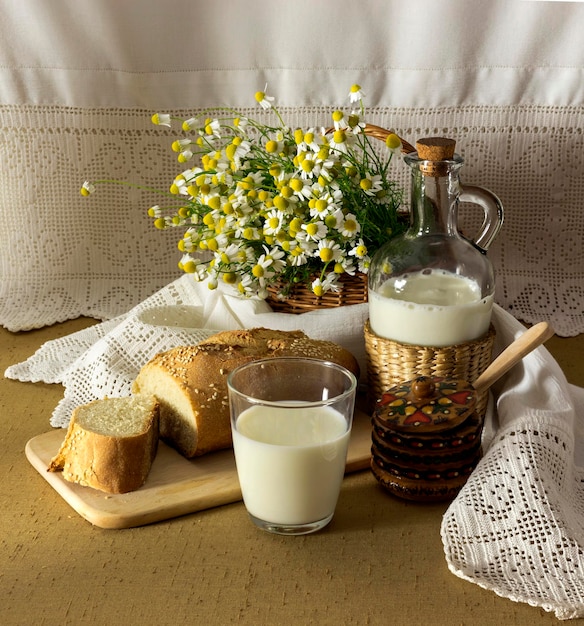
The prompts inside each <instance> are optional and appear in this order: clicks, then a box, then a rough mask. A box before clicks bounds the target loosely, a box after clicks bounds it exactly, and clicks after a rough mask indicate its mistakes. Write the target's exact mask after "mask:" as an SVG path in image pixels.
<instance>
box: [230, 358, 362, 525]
mask: <svg viewBox="0 0 584 626" xmlns="http://www.w3.org/2000/svg"><path fill="white" fill-rule="evenodd" d="M227 385H228V389H229V403H230V410H231V429H232V433H233V449H234V452H235V462H236V465H237V474H238V477H239V482H240V486H241V491H242V495H243V502H244V504H245V507H246V509H247V512H248V514H249V516H250V518H251V520H252V521H253V523H254V524H256V525H257V526H259V527H260V528H262V529H263V530H266V531H269V532H273V533H278V534H285V535H301V534H307V533H311V532H315V531H317V530H320V529H321V528H324V527H325V526H326V525H327V524H328V523H329V522H330V521H331V519H332V517H333V514H334V511H335V507H336V504H337V499H338V496H339V492H340V488H341V482H342V480H343V476H344V473H345V464H346V458H347V448H348V445H349V437H350V433H351V427H352V423H353V410H354V405H355V390H356V388H357V380H356V378H355V376H354V375H353V374H352V373H351V372H350V371H349V370H347V369H346V368H344V367H342V366H340V365H337V364H335V363H331V362H328V361H323V360H319V359H313V358H303V357H276V358H268V359H262V360H259V361H252V362H250V363H247V364H245V365H241V366H240V367H238V368H237V369H235V370H233V372H231V373H230V374H229V376H228V378H227Z"/></svg>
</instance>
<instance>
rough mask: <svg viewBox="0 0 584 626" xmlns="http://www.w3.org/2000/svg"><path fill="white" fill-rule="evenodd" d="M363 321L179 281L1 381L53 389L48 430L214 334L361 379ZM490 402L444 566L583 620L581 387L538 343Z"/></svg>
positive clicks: (445, 530) (446, 537) (42, 352)
mask: <svg viewBox="0 0 584 626" xmlns="http://www.w3.org/2000/svg"><path fill="white" fill-rule="evenodd" d="M367 315H368V310H367V305H356V306H354V307H344V308H342V309H329V310H327V311H315V312H310V313H305V314H303V315H300V316H297V315H285V314H282V313H273V312H272V311H271V309H270V308H269V306H268V305H267V304H266V303H265V302H261V301H253V300H242V299H239V298H234V297H232V296H229V295H228V294H227V293H225V292H222V291H220V290H219V291H212V292H211V291H209V290H208V289H207V287H206V286H205V285H204V284H198V283H195V282H193V281H192V280H191V278H190V277H189V276H183V277H182V278H181V279H179V280H177V281H175V282H173V283H171V284H169V285H168V286H167V287H165V288H163V289H162V290H160V291H159V292H157V293H156V294H154V296H152V297H150V298H148V299H147V300H145V301H144V302H143V303H141V304H140V305H138V306H136V307H135V308H134V309H132V310H131V311H130V312H129V313H128V314H126V315H124V316H120V317H118V318H116V319H113V320H110V321H107V322H104V323H102V324H98V325H96V326H93V327H90V328H88V329H85V330H82V331H79V332H77V333H74V334H72V335H69V336H66V337H63V338H59V339H55V340H53V341H49V342H47V343H46V344H44V345H43V346H41V348H40V349H39V350H38V351H37V352H36V353H35V354H34V355H32V356H31V357H30V358H29V359H27V360H26V361H25V362H23V363H19V364H16V365H13V366H11V367H9V368H8V369H7V371H6V373H5V375H6V376H7V377H9V378H14V379H18V380H21V381H45V382H49V383H53V382H60V383H62V384H63V385H64V386H65V394H64V398H63V400H62V401H61V402H60V403H59V405H58V406H57V407H56V409H55V411H54V413H53V416H52V418H51V423H52V424H53V425H55V426H66V424H67V423H68V421H69V417H70V414H71V411H72V409H73V408H74V407H75V406H77V405H78V404H81V403H84V402H88V401H90V400H92V399H95V398H99V397H103V396H104V395H112V396H113V395H127V394H128V393H129V392H130V385H131V382H132V380H133V379H134V377H135V375H136V374H137V372H138V370H139V369H140V367H141V366H142V365H143V364H144V363H146V361H147V360H148V359H149V358H150V357H151V356H153V355H154V354H155V353H156V352H159V351H162V350H165V349H169V348H171V347H173V346H175V345H178V344H184V343H196V342H197V341H199V340H200V339H202V338H204V337H206V336H208V335H209V334H210V333H212V332H215V330H216V329H223V328H225V329H227V328H243V327H247V328H249V327H257V326H264V327H269V328H279V329H283V330H292V329H297V328H300V329H302V330H304V331H305V332H306V333H307V334H308V335H309V336H312V337H315V338H322V339H329V340H332V341H337V342H339V343H341V344H342V345H344V346H345V347H347V348H348V349H349V350H351V351H352V352H353V353H354V354H355V355H356V356H357V357H358V358H359V360H360V362H361V365H362V367H363V371H364V344H363V333H362V327H363V323H364V321H365V319H366V317H367ZM493 322H494V325H495V327H496V330H497V340H496V348H495V350H496V351H500V350H501V349H502V348H503V347H504V346H506V345H508V344H509V343H511V342H512V341H513V339H514V338H515V337H516V336H518V335H519V334H520V333H521V332H523V330H524V327H523V326H522V325H521V324H520V323H519V322H517V321H516V320H515V319H514V318H513V317H512V316H511V315H509V314H508V313H506V312H505V311H503V310H502V309H501V308H500V307H496V308H495V310H494V317H493ZM494 397H495V400H496V408H497V412H496V414H490V415H489V416H488V424H487V425H486V428H485V431H486V433H488V437H487V438H486V439H488V441H487V440H485V448H486V450H485V455H484V458H483V460H482V461H481V462H480V464H479V466H478V467H477V468H476V470H475V472H474V473H473V474H472V475H471V477H470V478H469V480H468V482H467V484H466V485H465V487H464V488H463V490H462V491H461V493H460V494H459V496H458V497H457V498H456V499H455V500H454V502H453V503H452V504H451V506H450V507H449V508H448V510H447V512H446V514H445V516H444V519H443V523H442V528H441V532H442V539H443V543H444V550H445V555H446V560H447V562H448V566H449V568H450V570H451V571H452V572H453V573H454V574H456V575H457V576H460V577H461V578H464V579H467V580H469V581H471V582H474V583H476V584H478V585H480V586H482V587H484V588H486V589H490V590H492V591H494V592H495V593H497V594H499V595H501V596H504V597H507V598H509V599H511V600H514V601H518V602H526V603H529V604H532V605H535V606H540V607H542V608H543V609H545V610H547V611H553V612H554V613H555V614H556V616H557V617H558V618H560V619H567V618H574V617H584V488H583V484H584V469H583V468H584V425H583V423H582V418H583V417H584V390H583V389H580V388H576V387H574V386H571V385H569V384H568V383H567V381H566V379H565V377H564V375H563V373H562V371H561V369H560V368H559V366H558V365H557V363H556V362H555V360H554V359H553V358H552V356H551V355H550V353H549V352H548V351H547V350H546V349H545V348H543V347H542V348H539V349H537V350H536V351H534V352H533V353H531V354H530V355H528V356H527V357H526V358H525V359H524V361H523V362H522V364H520V365H517V366H515V368H514V369H513V370H512V371H511V372H510V373H509V374H508V375H507V376H506V377H505V378H504V379H503V381H502V382H500V383H499V384H497V385H496V386H495V389H494ZM496 415H498V421H497V418H496ZM487 446H488V447H487Z"/></svg>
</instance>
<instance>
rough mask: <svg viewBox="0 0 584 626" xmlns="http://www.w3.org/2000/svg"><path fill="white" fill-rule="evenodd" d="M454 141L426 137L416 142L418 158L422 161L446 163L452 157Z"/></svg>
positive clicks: (444, 138)
mask: <svg viewBox="0 0 584 626" xmlns="http://www.w3.org/2000/svg"><path fill="white" fill-rule="evenodd" d="M455 147H456V141H454V139H447V138H446V137H427V138H425V139H419V140H418V141H417V142H416V150H417V152H418V157H419V158H420V159H423V160H424V161H446V159H451V158H452V157H453V156H454V148H455Z"/></svg>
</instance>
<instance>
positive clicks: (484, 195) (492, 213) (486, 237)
mask: <svg viewBox="0 0 584 626" xmlns="http://www.w3.org/2000/svg"><path fill="white" fill-rule="evenodd" d="M460 191H461V193H460V196H459V200H460V202H469V203H471V204H478V205H479V206H480V207H482V208H483V211H484V212H485V217H484V219H483V223H482V226H481V228H480V232H479V235H478V237H476V238H475V239H474V240H473V243H474V244H475V245H476V246H477V247H478V248H480V249H481V250H483V251H486V250H487V249H488V248H489V246H490V245H491V244H492V243H493V240H494V239H495V237H496V236H497V234H498V233H499V230H500V229H501V226H502V225H503V205H502V204H501V201H500V200H499V198H498V197H497V196H496V195H495V194H494V193H492V192H491V191H489V190H488V189H484V188H483V187H476V186H475V185H461V186H460Z"/></svg>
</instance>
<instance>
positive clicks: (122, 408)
mask: <svg viewBox="0 0 584 626" xmlns="http://www.w3.org/2000/svg"><path fill="white" fill-rule="evenodd" d="M158 432H159V405H158V402H157V400H156V398H155V397H154V396H151V395H136V396H131V397H124V398H104V399H103V400H95V401H93V402H90V403H89V404H85V405H83V406H80V407H77V408H76V409H75V410H74V411H73V414H72V416H71V422H70V423H69V428H68V430H67V434H66V436H65V440H64V441H63V444H62V445H61V448H60V450H59V452H58V453H57V455H56V456H55V458H54V459H53V460H52V461H51V463H50V465H49V468H48V471H50V472H58V471H62V472H63V478H64V479H65V480H68V481H69V482H73V483H78V484H79V485H84V486H87V487H93V488H94V489H99V490H101V491H105V492H107V493H126V492H128V491H134V490H136V489H138V488H140V487H141V486H142V485H143V484H144V482H145V481H146V478H147V477H148V474H149V472H150V468H151V466H152V462H153V461H154V457H155V456H156V451H157V449H158Z"/></svg>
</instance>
